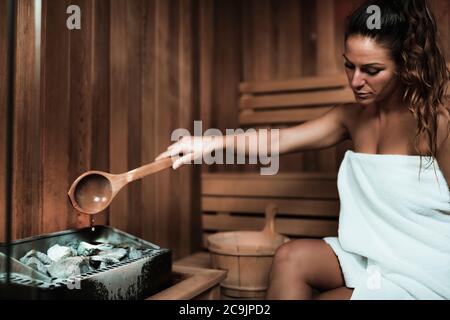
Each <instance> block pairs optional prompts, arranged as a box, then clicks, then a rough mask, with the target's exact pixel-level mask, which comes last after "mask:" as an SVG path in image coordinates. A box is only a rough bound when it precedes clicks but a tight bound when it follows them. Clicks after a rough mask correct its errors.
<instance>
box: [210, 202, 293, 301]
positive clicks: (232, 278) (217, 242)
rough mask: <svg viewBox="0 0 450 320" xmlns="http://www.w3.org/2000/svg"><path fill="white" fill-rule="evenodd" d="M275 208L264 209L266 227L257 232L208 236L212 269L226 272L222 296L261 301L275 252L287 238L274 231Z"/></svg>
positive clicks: (222, 233) (274, 206) (270, 205)
mask: <svg viewBox="0 0 450 320" xmlns="http://www.w3.org/2000/svg"><path fill="white" fill-rule="evenodd" d="M276 212H277V207H276V205H275V204H269V205H268V206H267V207H266V224H265V226H264V229H263V230H262V231H260V232H258V231H234V232H219V233H216V234H213V235H211V236H209V237H208V249H209V252H210V254H211V262H212V265H213V267H214V268H216V269H222V270H227V271H228V274H227V278H226V279H225V280H224V281H223V282H222V283H221V286H222V293H223V295H225V296H228V297H231V298H247V299H251V298H258V299H262V298H264V296H265V293H266V290H267V284H268V279H269V272H270V268H271V265H272V260H273V256H274V254H275V251H276V249H277V248H278V247H279V246H280V245H282V244H283V243H285V242H287V241H289V239H288V238H287V237H285V236H283V235H280V234H278V233H276V232H275V215H276Z"/></svg>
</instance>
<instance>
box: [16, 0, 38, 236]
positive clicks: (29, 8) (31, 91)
mask: <svg viewBox="0 0 450 320" xmlns="http://www.w3.org/2000/svg"><path fill="white" fill-rule="evenodd" d="M34 4H35V3H34V1H32V0H25V1H20V2H18V3H17V36H16V46H17V52H16V74H15V110H14V129H13V130H14V133H13V134H14V144H13V145H14V147H13V152H14V155H13V159H14V160H13V161H14V165H13V166H14V172H13V225H14V227H15V228H13V230H12V236H13V238H22V237H25V236H27V235H30V234H36V233H38V232H39V231H40V220H41V217H42V216H41V195H42V188H40V180H41V173H42V170H41V165H42V161H41V154H40V139H39V138H40V126H41V112H40V102H39V99H38V96H36V94H37V91H38V88H39V78H37V77H36V73H35V72H37V70H36V69H35V63H36V60H35V58H36V50H38V49H39V48H36V42H35V38H34V35H35V31H36V30H35V25H34V13H35V12H34V11H35V10H34V9H35V7H34Z"/></svg>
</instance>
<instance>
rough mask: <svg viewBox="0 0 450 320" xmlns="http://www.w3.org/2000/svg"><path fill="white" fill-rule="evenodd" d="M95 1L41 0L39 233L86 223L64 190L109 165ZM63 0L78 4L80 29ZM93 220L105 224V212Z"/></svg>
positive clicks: (101, 12)
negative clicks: (72, 27)
mask: <svg viewBox="0 0 450 320" xmlns="http://www.w3.org/2000/svg"><path fill="white" fill-rule="evenodd" d="M101 2H103V1H100V0H95V1H90V0H78V1H58V2H53V1H44V2H43V33H42V34H43V37H42V38H43V40H42V43H43V45H44V48H43V54H42V61H43V62H42V70H43V75H42V82H43V85H42V88H43V89H42V105H43V113H42V114H43V124H42V139H41V141H42V153H43V154H42V158H43V163H44V164H45V165H44V167H43V170H42V171H43V178H42V182H43V190H44V193H43V213H42V214H43V219H42V230H41V232H44V233H47V232H52V231H58V230H64V229H67V228H74V227H86V226H89V225H90V223H91V219H90V217H89V216H87V215H84V214H80V213H79V212H77V211H76V210H74V209H73V208H72V207H71V205H70V203H69V201H68V199H67V190H68V189H69V187H70V185H71V183H72V182H73V181H74V180H75V179H76V177H78V176H79V175H80V174H81V173H83V172H85V171H88V170H93V169H97V170H106V171H108V169H109V164H108V159H109V154H108V150H109V145H108V143H107V142H108V131H109V127H108V123H109V121H108V120H109V119H108V114H109V100H108V97H109V93H108V88H109V86H108V81H107V79H108V74H109V73H108V72H109V70H108V58H105V57H107V56H108V52H109V50H108V49H109V48H108V44H109V30H108V27H109V26H108V24H109V17H108V12H109V6H108V4H107V3H106V2H103V3H101ZM69 4H75V5H78V6H79V7H80V9H81V12H82V19H81V30H68V29H67V27H66V19H67V17H68V15H67V14H65V12H66V9H67V6H68V5H69ZM62 13H63V14H62ZM105 14H106V16H105ZM105 96H106V98H105ZM104 117H106V118H104ZM95 219H96V221H95V222H94V223H96V224H103V223H105V222H106V221H107V216H106V213H102V214H100V215H98V216H97V217H95Z"/></svg>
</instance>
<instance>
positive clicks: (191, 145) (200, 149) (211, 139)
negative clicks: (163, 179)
mask: <svg viewBox="0 0 450 320" xmlns="http://www.w3.org/2000/svg"><path fill="white" fill-rule="evenodd" d="M222 148H224V139H223V137H221V136H206V137H197V136H185V137H183V138H181V139H180V141H178V142H175V143H174V144H172V145H170V146H169V147H168V148H167V150H166V151H164V152H163V153H161V154H160V155H159V156H158V157H156V159H155V160H156V161H157V160H161V159H164V158H169V157H171V158H175V157H179V158H177V159H176V160H175V161H174V163H173V164H172V168H173V169H178V168H179V167H181V166H182V165H184V164H189V163H192V162H193V161H195V160H198V159H201V158H202V157H203V156H204V155H207V154H211V152H212V151H214V150H218V149H222ZM180 154H182V156H180Z"/></svg>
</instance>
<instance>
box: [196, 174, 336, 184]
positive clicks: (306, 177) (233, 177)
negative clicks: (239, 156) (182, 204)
mask: <svg viewBox="0 0 450 320" xmlns="http://www.w3.org/2000/svg"><path fill="white" fill-rule="evenodd" d="M336 178H337V173H336V172H280V173H279V174H277V175H274V176H262V175H260V174H258V173H254V172H241V173H232V172H230V173H219V172H218V173H203V174H202V180H213V181H214V180H217V181H221V180H257V181H266V180H267V181H272V180H286V181H289V180H332V181H334V182H335V181H336Z"/></svg>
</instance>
